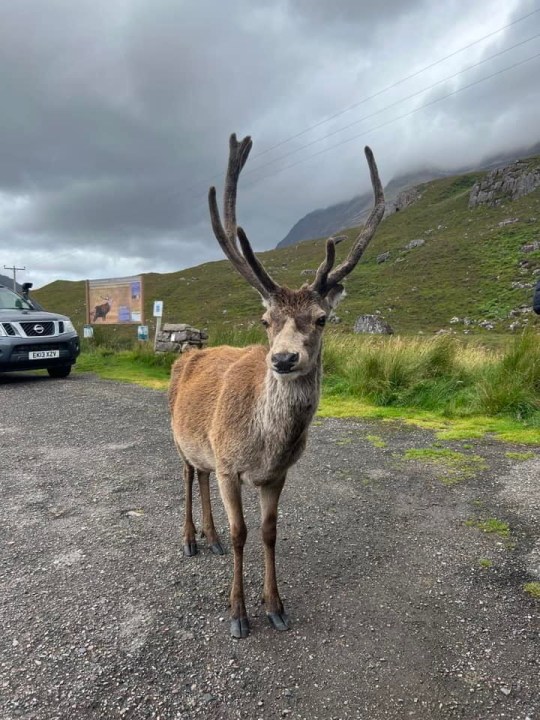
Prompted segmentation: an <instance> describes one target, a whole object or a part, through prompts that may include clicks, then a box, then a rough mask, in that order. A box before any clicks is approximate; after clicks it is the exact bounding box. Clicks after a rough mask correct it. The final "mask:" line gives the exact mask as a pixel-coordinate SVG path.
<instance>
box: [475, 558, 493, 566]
mask: <svg viewBox="0 0 540 720" xmlns="http://www.w3.org/2000/svg"><path fill="white" fill-rule="evenodd" d="M478 564H479V565H480V567H481V568H485V569H487V568H490V567H493V561H492V560H490V559H489V558H480V560H479V561H478Z"/></svg>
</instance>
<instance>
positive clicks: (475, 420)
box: [35, 158, 540, 459]
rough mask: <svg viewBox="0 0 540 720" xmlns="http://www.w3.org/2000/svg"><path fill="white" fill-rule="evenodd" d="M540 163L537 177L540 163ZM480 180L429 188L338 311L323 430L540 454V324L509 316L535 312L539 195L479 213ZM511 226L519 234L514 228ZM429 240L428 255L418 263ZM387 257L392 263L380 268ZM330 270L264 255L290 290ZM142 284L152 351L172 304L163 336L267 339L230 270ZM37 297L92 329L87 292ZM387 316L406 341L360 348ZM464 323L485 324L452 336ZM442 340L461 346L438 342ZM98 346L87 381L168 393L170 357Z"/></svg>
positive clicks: (319, 246) (215, 265)
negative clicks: (358, 329)
mask: <svg viewBox="0 0 540 720" xmlns="http://www.w3.org/2000/svg"><path fill="white" fill-rule="evenodd" d="M530 163H531V166H532V165H534V166H535V167H536V166H537V165H538V158H531V159H530ZM482 175H483V173H469V174H465V175H460V176H456V177H450V178H443V179H440V180H436V181H433V182H430V183H426V184H425V185H423V186H421V187H420V191H421V199H420V200H419V201H418V202H416V203H415V204H413V205H411V206H410V207H408V208H406V209H405V210H403V211H401V212H399V213H394V214H392V215H390V216H389V217H387V218H386V219H385V220H384V221H383V223H382V224H381V226H380V228H379V230H378V232H377V234H376V236H375V238H374V240H373V242H372V243H371V244H370V246H369V247H368V248H367V250H366V253H365V255H364V257H363V258H362V262H361V264H360V267H358V268H357V269H356V271H355V272H353V273H352V274H351V276H350V277H349V278H348V280H347V291H348V294H347V297H346V299H345V300H344V302H343V303H342V305H340V307H339V310H338V312H339V315H340V317H341V320H342V322H341V323H340V324H339V325H332V326H331V327H329V328H328V329H327V331H326V343H325V351H324V366H325V379H324V386H323V397H322V402H321V406H320V409H319V414H320V415H321V416H338V417H348V416H359V415H362V416H366V417H378V418H383V419H386V420H389V421H391V420H395V419H401V420H404V421H405V422H411V423H415V424H417V425H419V426H421V427H425V428H431V429H433V430H434V431H435V432H436V434H437V438H438V439H439V440H444V441H446V440H467V439H472V438H481V437H483V436H484V435H485V434H486V433H492V434H494V435H495V436H496V437H497V438H499V439H501V440H507V441H512V442H520V443H529V444H533V445H534V444H536V445H539V444H540V341H539V334H538V330H539V329H540V324H539V320H538V318H536V317H533V316H532V315H530V314H528V313H520V312H518V315H519V317H518V320H519V321H520V323H521V324H522V325H524V324H525V325H528V326H529V329H528V331H527V332H525V333H523V334H521V332H520V334H516V335H514V336H512V335H510V334H509V326H510V324H511V323H512V322H514V321H515V320H516V317H514V316H510V311H513V310H516V308H520V306H530V302H531V295H532V289H531V288H530V287H527V286H526V285H527V284H529V285H530V284H532V282H534V280H535V278H536V275H535V274H533V273H534V270H538V269H540V251H535V252H528V253H526V254H524V253H523V251H522V246H523V245H524V244H525V243H530V242H532V241H533V240H536V239H537V236H538V224H537V222H536V221H535V218H537V217H539V216H540V190H536V191H535V192H533V193H530V194H529V195H527V196H525V197H523V198H521V199H520V200H516V201H513V202H511V203H510V202H505V203H502V204H501V205H499V206H497V207H493V208H492V207H487V206H481V207H477V208H475V209H473V210H470V209H469V208H468V197H469V191H470V188H471V187H472V185H473V184H474V182H476V181H477V180H478V179H479V178H481V177H482ZM509 217H511V218H512V219H516V218H517V221H516V222H514V221H513V222H511V223H505V222H504V221H506V220H508V218H509ZM210 232H211V231H210V229H209V234H210ZM346 234H347V235H348V240H347V241H345V242H343V243H342V244H340V246H339V248H338V251H339V252H338V254H339V257H338V261H339V259H341V258H343V257H344V256H345V254H346V253H347V252H348V251H349V249H350V247H351V243H352V241H353V239H354V237H355V236H356V230H350V231H347V233H346ZM417 238H422V239H423V240H424V241H425V242H424V244H423V245H421V246H419V247H415V248H413V249H411V250H406V245H407V244H408V243H409V242H410V241H411V240H414V239H417ZM382 252H389V253H390V258H389V260H387V261H386V262H384V263H377V256H378V255H379V254H380V253H382ZM323 256H324V243H323V241H322V240H309V241H306V242H303V243H300V244H298V245H293V246H289V247H287V248H283V249H280V250H271V251H268V252H265V253H261V260H262V261H263V263H264V264H265V266H266V268H267V269H268V271H269V272H270V273H271V274H272V275H273V276H274V277H275V279H276V280H277V281H278V282H280V283H284V284H288V285H290V286H292V287H298V286H299V285H300V284H302V282H304V281H305V276H302V275H301V273H302V271H303V270H305V269H314V268H316V267H317V266H318V265H319V263H320V262H321V259H322V258H323ZM144 281H145V313H146V318H147V322H148V325H149V329H150V336H151V337H153V331H154V324H153V319H152V318H151V307H152V303H153V301H154V299H161V300H163V301H164V313H165V314H164V318H163V322H189V323H191V324H192V325H195V326H197V327H199V328H206V329H207V330H208V332H209V336H210V341H209V342H210V344H211V345H219V344H222V343H225V344H230V345H245V344H249V343H253V342H260V341H264V339H265V334H264V332H263V330H262V328H261V326H260V324H259V317H260V315H261V305H260V301H259V298H258V296H257V293H255V292H254V291H253V290H252V289H251V288H250V287H249V286H248V285H247V283H246V282H245V281H244V280H243V279H242V278H241V277H240V276H239V275H238V273H236V272H234V271H233V270H232V268H231V266H230V264H229V262H228V261H226V260H223V261H219V262H212V263H206V264H204V265H201V266H199V267H195V268H190V269H187V270H182V271H180V272H175V273H169V274H163V275H161V274H156V273H150V274H147V275H145V278H144ZM524 283H525V287H521V285H523V284H524ZM35 296H36V298H37V299H38V300H39V301H40V302H41V303H42V304H43V305H44V306H45V307H47V308H48V309H50V310H55V311H59V312H64V313H66V314H68V315H70V316H71V318H72V319H73V321H74V322H75V324H76V325H77V326H78V328H79V329H81V328H82V325H83V324H84V322H85V286H84V282H65V281H60V280H59V281H56V282H54V283H51V284H50V285H48V286H46V287H44V288H42V289H40V290H38V291H36V293H35ZM375 312H380V313H381V314H382V315H383V316H384V317H385V318H386V319H387V320H388V321H389V322H390V323H391V325H392V326H393V328H394V330H395V331H396V332H397V333H399V336H398V335H395V336H391V337H387V338H383V337H373V336H369V337H366V336H355V335H352V333H351V332H350V331H351V328H352V326H353V324H354V321H355V319H356V317H357V316H358V315H359V314H361V313H362V314H363V313H375ZM453 317H457V318H464V317H468V318H471V319H472V320H473V321H474V322H473V323H472V324H467V325H465V324H463V322H453V323H451V322H450V320H451V319H452V318H453ZM481 320H489V321H490V322H491V323H493V325H494V330H493V331H487V330H485V329H482V328H481V327H480V326H479V325H478V322H479V321H481ZM441 328H444V329H446V330H447V331H448V332H450V333H452V334H451V335H442V336H436V337H433V336H432V333H433V332H434V331H437V330H439V329H441ZM94 333H95V335H94V340H93V341H92V342H91V343H90V342H86V343H85V344H84V352H83V355H82V356H81V359H80V361H79V363H78V367H79V369H80V370H91V371H94V372H99V373H100V374H102V375H103V376H104V377H110V378H115V379H120V380H124V381H129V382H142V383H146V384H150V385H151V386H153V387H160V388H165V387H166V385H167V378H168V372H169V367H170V364H171V362H172V357H164V358H160V359H159V360H155V359H153V353H152V352H151V350H147V349H146V348H148V347H149V345H144V344H142V345H139V344H138V343H137V341H136V337H135V333H136V328H135V327H134V326H95V327H94ZM419 334H422V335H423V336H421V337H419V336H418V335H419ZM414 336H415V337H414ZM134 346H137V347H136V348H135V349H134ZM112 351H115V352H114V354H112ZM515 459H518V458H515Z"/></svg>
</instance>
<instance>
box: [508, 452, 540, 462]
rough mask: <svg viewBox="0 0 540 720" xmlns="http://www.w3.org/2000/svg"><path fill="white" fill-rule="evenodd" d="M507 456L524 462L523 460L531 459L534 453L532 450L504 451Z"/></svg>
mask: <svg viewBox="0 0 540 720" xmlns="http://www.w3.org/2000/svg"><path fill="white" fill-rule="evenodd" d="M504 454H505V455H506V457H507V458H510V459H511V460H519V461H520V462H524V461H525V460H532V459H533V458H534V457H536V455H535V454H534V453H533V452H506V453H504Z"/></svg>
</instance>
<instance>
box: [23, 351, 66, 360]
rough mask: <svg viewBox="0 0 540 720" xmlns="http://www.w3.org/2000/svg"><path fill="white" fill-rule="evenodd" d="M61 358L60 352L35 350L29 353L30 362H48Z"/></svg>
mask: <svg viewBox="0 0 540 720" xmlns="http://www.w3.org/2000/svg"><path fill="white" fill-rule="evenodd" d="M58 357H60V350H34V351H33V352H29V353H28V359H29V360H48V359H49V358H58Z"/></svg>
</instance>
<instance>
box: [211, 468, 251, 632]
mask: <svg viewBox="0 0 540 720" xmlns="http://www.w3.org/2000/svg"><path fill="white" fill-rule="evenodd" d="M218 483H219V491H220V493H221V497H222V499H223V504H224V506H225V511H226V512H227V518H228V520H229V528H230V531H231V542H232V546H233V551H234V576H233V584H232V588H231V599H230V602H231V635H232V636H233V637H234V638H246V637H247V636H248V635H249V621H248V618H247V613H246V604H245V601H244V578H243V565H244V545H245V544H246V538H247V528H246V523H245V522H244V513H243V512H242V489H241V485H240V479H239V478H238V475H236V474H221V473H219V472H218Z"/></svg>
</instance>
